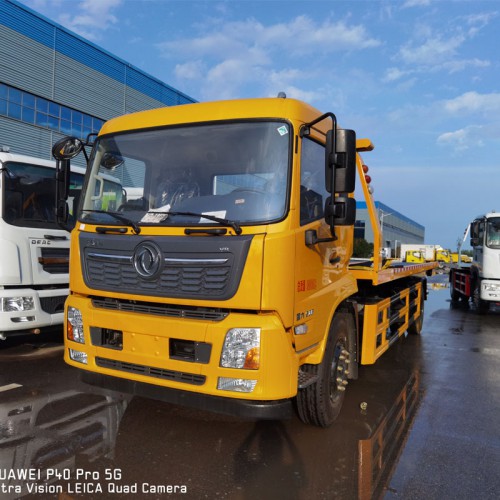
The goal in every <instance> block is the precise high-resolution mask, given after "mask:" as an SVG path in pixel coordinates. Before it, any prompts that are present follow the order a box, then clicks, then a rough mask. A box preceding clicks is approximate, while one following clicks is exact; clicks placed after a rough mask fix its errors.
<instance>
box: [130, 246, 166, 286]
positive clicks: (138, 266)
mask: <svg viewBox="0 0 500 500" xmlns="http://www.w3.org/2000/svg"><path fill="white" fill-rule="evenodd" d="M133 262H134V267H135V270H136V271H137V273H138V274H139V275H140V276H142V277H143V278H146V279H151V278H154V277H156V276H157V275H158V273H159V272H160V270H161V263H162V258H161V250H160V249H159V248H158V246H157V245H155V244H154V243H151V242H149V241H145V242H143V243H140V244H139V245H137V247H136V249H135V251H134V257H133Z"/></svg>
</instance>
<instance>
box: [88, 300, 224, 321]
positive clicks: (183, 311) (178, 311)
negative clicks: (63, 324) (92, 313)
mask: <svg viewBox="0 0 500 500" xmlns="http://www.w3.org/2000/svg"><path fill="white" fill-rule="evenodd" d="M92 305H93V306H94V307H96V308H98V309H107V310H111V311H124V312H132V313H138V314H148V315H153V316H166V317H171V318H185V319H198V320H208V321H222V320H223V319H224V318H227V316H228V315H229V311H228V310H226V309H215V308H208V307H186V306H177V305H173V304H156V303H151V302H138V301H129V300H118V299H101V298H93V299H92Z"/></svg>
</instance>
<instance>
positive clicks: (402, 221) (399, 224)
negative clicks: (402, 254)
mask: <svg viewBox="0 0 500 500" xmlns="http://www.w3.org/2000/svg"><path fill="white" fill-rule="evenodd" d="M375 208H376V211H377V218H378V220H379V223H380V227H381V228H382V235H383V242H382V245H383V247H384V248H385V249H386V251H385V253H386V254H387V256H388V257H389V256H392V257H396V256H399V254H398V249H399V248H401V244H405V243H424V240H425V227H424V226H422V225H421V224H419V223H418V222H415V221H414V220H412V219H410V218H408V217H406V216H405V215H403V214H401V213H400V212H398V211H397V210H394V209H393V208H391V207H388V206H387V205H384V204H383V203H381V202H380V201H376V202H375ZM354 237H355V238H363V239H365V240H366V241H368V242H369V243H373V230H372V227H371V224H370V218H369V215H368V210H367V207H366V202H364V201H358V202H357V203H356V222H355V226H354Z"/></svg>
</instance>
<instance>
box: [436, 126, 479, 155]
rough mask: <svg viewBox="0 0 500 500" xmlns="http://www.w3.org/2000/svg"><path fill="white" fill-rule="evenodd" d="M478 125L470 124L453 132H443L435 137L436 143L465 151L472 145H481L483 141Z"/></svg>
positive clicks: (457, 150) (454, 149)
mask: <svg viewBox="0 0 500 500" xmlns="http://www.w3.org/2000/svg"><path fill="white" fill-rule="evenodd" d="M481 129H482V127H480V126H475V125H471V126H469V127H465V128H462V129H460V130H455V131H454V132H445V133H444V134H441V135H440V136H439V137H438V138H437V141H436V142H437V144H438V145H440V146H445V147H450V148H452V150H453V151H454V152H461V151H465V150H467V149H470V148H474V147H483V146H484V142H483V140H482V136H481Z"/></svg>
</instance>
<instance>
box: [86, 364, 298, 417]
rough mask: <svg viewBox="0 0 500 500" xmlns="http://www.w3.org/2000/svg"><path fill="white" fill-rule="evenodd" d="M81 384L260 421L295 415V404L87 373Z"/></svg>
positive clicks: (287, 401) (289, 400) (287, 400)
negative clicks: (190, 390) (244, 398)
mask: <svg viewBox="0 0 500 500" xmlns="http://www.w3.org/2000/svg"><path fill="white" fill-rule="evenodd" d="M81 380H82V381H83V382H85V383H86V384H90V385H95V386H97V387H103V388H106V389H110V390H113V391H117V392H124V393H127V394H133V395H134V396H142V397H146V398H151V399H157V400H159V401H164V402H167V403H172V404H176V405H181V406H186V407H188V408H195V409H197V410H206V411H212V412H216V413H222V414H226V415H232V416H235V417H240V418H251V419H258V420H285V419H289V418H291V417H292V415H293V407H292V400H291V399H285V400H279V401H251V400H242V399H234V398H228V397H221V396H210V395H207V394H198V393H195V392H188V391H182V390H178V389H170V388H166V387H161V386H157V385H152V384H146V383H144V382H136V381H133V380H126V379H123V378H117V377H112V376H109V375H103V374H102V373H92V372H87V371H84V372H82V374H81Z"/></svg>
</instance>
